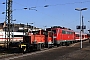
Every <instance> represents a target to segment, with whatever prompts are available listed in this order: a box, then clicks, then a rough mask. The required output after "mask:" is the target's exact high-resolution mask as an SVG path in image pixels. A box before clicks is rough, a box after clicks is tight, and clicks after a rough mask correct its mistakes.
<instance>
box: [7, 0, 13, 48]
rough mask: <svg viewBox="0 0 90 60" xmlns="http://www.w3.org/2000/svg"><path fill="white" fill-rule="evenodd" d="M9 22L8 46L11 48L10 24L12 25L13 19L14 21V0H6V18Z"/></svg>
mask: <svg viewBox="0 0 90 60" xmlns="http://www.w3.org/2000/svg"><path fill="white" fill-rule="evenodd" d="M5 20H6V21H5V22H6V23H7V38H8V39H7V48H9V43H10V35H11V34H10V28H11V27H10V26H11V21H12V0H6V19H5Z"/></svg>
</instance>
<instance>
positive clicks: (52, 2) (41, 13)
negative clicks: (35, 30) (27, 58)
mask: <svg viewBox="0 0 90 60" xmlns="http://www.w3.org/2000/svg"><path fill="white" fill-rule="evenodd" d="M5 1H6V0H0V22H4V20H5V15H2V14H1V13H2V12H3V11H5V5H2V2H5ZM81 2H82V3H81ZM45 5H49V6H48V7H44V6H45ZM24 7H27V8H31V7H36V8H33V9H36V10H37V11H35V10H24V9H23V8H24ZM85 7H86V8H88V9H87V10H86V11H82V15H83V16H84V24H85V25H86V27H87V29H90V23H89V22H88V21H89V20H90V0H13V9H12V10H13V19H16V22H14V23H24V24H26V23H31V22H34V25H35V26H36V27H40V28H44V26H47V27H50V26H54V25H58V26H62V27H67V28H71V29H73V30H75V31H76V26H77V25H80V12H79V11H76V10H75V8H85ZM15 9H16V10H15ZM87 29H86V31H87Z"/></svg>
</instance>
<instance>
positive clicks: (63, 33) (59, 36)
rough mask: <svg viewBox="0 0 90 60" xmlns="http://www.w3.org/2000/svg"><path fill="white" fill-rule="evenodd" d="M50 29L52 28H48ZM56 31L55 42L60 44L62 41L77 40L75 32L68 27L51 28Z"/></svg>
mask: <svg viewBox="0 0 90 60" xmlns="http://www.w3.org/2000/svg"><path fill="white" fill-rule="evenodd" d="M47 30H50V29H47ZM51 31H53V32H54V43H55V44H60V42H66V41H73V40H75V32H74V31H73V30H70V29H66V28H51Z"/></svg>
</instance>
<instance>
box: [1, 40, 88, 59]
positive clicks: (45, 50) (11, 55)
mask: <svg viewBox="0 0 90 60" xmlns="http://www.w3.org/2000/svg"><path fill="white" fill-rule="evenodd" d="M84 42H86V43H88V42H89V41H88V40H87V41H84ZM84 42H83V44H86V43H84ZM78 45H80V42H78V43H74V44H71V45H69V46H60V47H56V46H55V47H53V48H50V49H47V48H44V49H42V50H41V51H35V52H30V53H26V54H23V53H13V54H7V53H3V54H0V59H3V58H10V59H13V58H19V57H24V56H28V55H33V54H38V53H42V52H47V51H50V50H54V49H58V48H63V47H73V46H75V47H78ZM86 46H87V44H86V45H84V47H86ZM17 56H18V57H17Z"/></svg>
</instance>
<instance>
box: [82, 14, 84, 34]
mask: <svg viewBox="0 0 90 60" xmlns="http://www.w3.org/2000/svg"><path fill="white" fill-rule="evenodd" d="M83 28H84V22H83V16H82V32H84V29H83Z"/></svg>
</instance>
